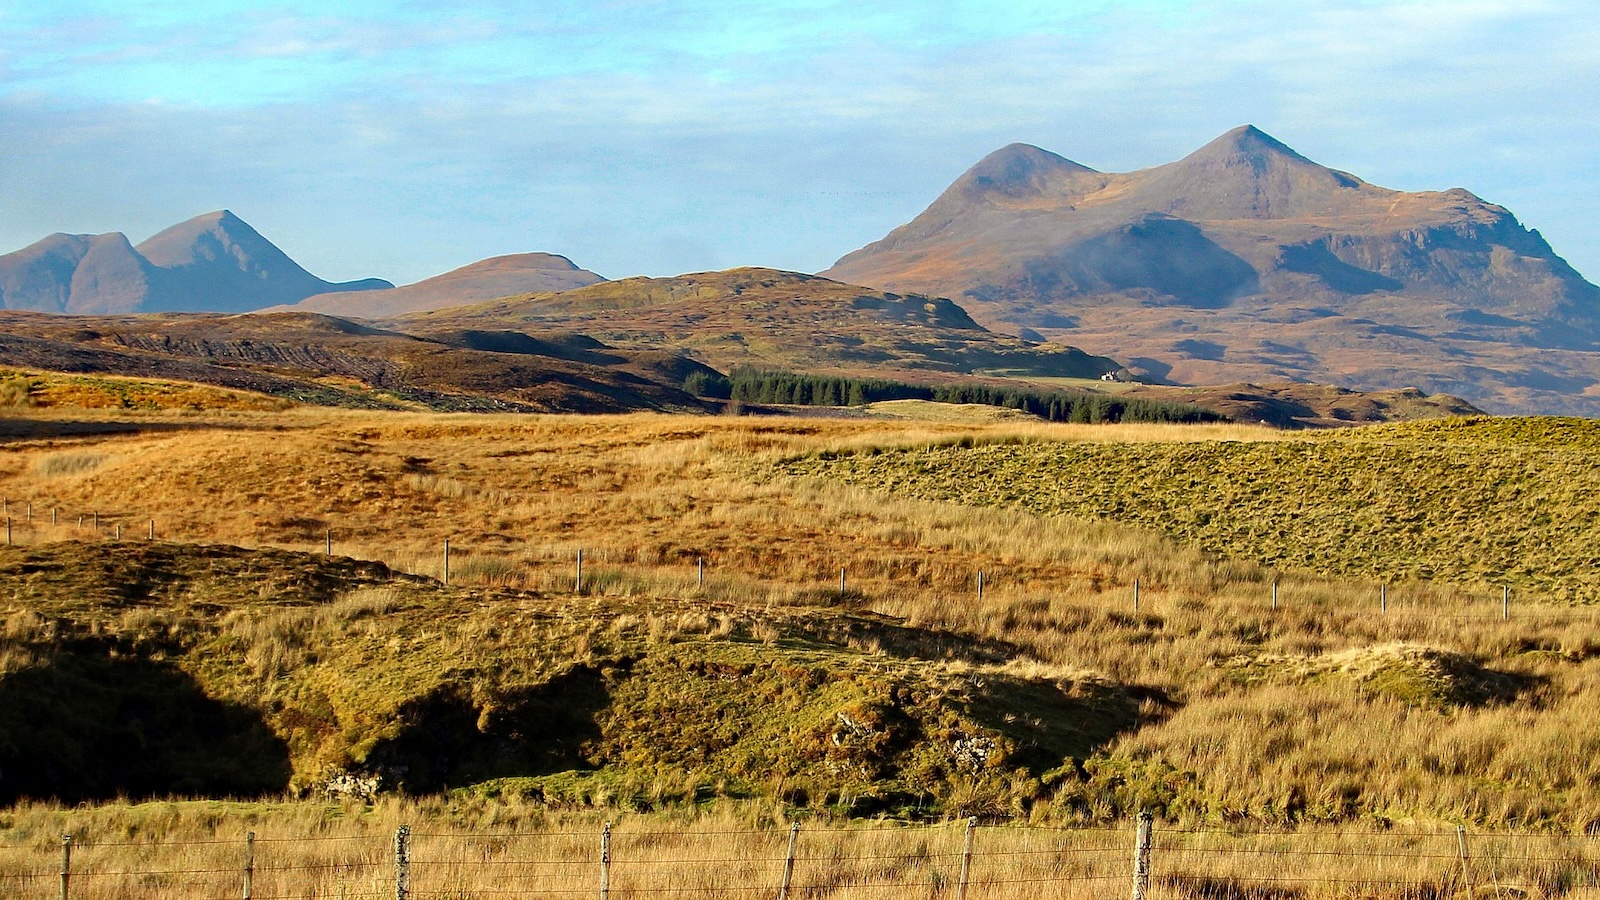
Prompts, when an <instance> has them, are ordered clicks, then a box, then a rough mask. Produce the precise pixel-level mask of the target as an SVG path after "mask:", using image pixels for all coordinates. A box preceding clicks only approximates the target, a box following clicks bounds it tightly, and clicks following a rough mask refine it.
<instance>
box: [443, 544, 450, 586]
mask: <svg viewBox="0 0 1600 900" xmlns="http://www.w3.org/2000/svg"><path fill="white" fill-rule="evenodd" d="M444 583H445V584H449V583H450V539H449V538H445V539H444Z"/></svg>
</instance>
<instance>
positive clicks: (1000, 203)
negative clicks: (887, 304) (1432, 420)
mask: <svg viewBox="0 0 1600 900" xmlns="http://www.w3.org/2000/svg"><path fill="white" fill-rule="evenodd" d="M822 274H823V275H825V276H827V277H829V278H836V279H839V280H843V281H849V282H852V283H858V284H865V285H870V286H872V287H876V288H879V289H882V290H896V291H916V292H921V293H926V294H931V295H937V296H946V297H950V298H953V299H955V300H957V301H958V302H960V303H961V304H963V305H964V306H966V307H967V308H968V310H969V311H970V312H971V313H972V315H973V318H975V319H976V320H978V321H979V322H980V323H982V324H984V325H986V326H989V327H991V328H997V329H1001V330H1008V331H1011V332H1013V333H1030V332H1036V333H1038V334H1040V335H1043V336H1045V337H1049V338H1051V339H1054V340H1059V341H1062V342H1064V343H1072V344H1074V345H1076V346H1081V347H1084V348H1085V349H1086V350H1088V351H1089V352H1093V353H1100V354H1105V355H1108V356H1112V357H1115V358H1117V359H1120V360H1124V361H1126V362H1129V363H1130V364H1132V365H1134V366H1135V367H1137V368H1142V369H1143V370H1144V371H1145V372H1146V373H1147V374H1150V375H1152V376H1155V377H1157V378H1163V379H1166V380H1170V381H1173V382H1177V383H1185V384H1217V383H1225V382H1230V381H1239V380H1253V381H1267V380H1296V381H1317V382H1327V383H1332V384H1336V385H1340V386H1344V387H1352V388H1357V389H1361V390H1376V389H1385V388H1400V387H1419V388H1422V389H1423V390H1426V391H1429V392H1447V393H1452V394H1458V395H1461V396H1464V397H1466V398H1468V399H1470V400H1472V401H1473V402H1474V403H1477V404H1479V405H1481V406H1484V407H1485V408H1488V409H1491V410H1494V411H1502V412H1510V411H1530V412H1578V413H1585V414H1591V415H1592V414H1600V288H1596V287H1595V286H1594V285H1592V284H1590V283H1589V282H1587V281H1585V280H1584V279H1583V277H1582V276H1581V275H1579V274H1578V273H1577V272H1576V271H1575V270H1573V269H1572V267H1571V266H1569V265H1568V264H1567V263H1566V262H1565V261H1564V260H1562V259H1561V258H1560V257H1559V256H1558V255H1556V253H1555V252H1554V251H1553V250H1552V249H1551V248H1550V246H1549V245H1548V244H1547V243H1546V242H1545V241H1544V239H1543V237H1541V236H1540V235H1539V233H1538V232H1537V231H1533V230H1529V229H1527V228H1525V227H1523V225H1522V224H1521V223H1520V222H1518V221H1517V219H1516V217H1515V216H1514V215H1513V214H1512V213H1511V212H1510V211H1509V210H1507V209H1505V208H1504V207H1501V206H1498V205H1495V204H1493V203H1489V202H1486V201H1484V200H1482V199H1480V198H1478V197H1476V196H1474V195H1473V194H1471V193H1470V192H1468V191H1466V190H1463V189H1459V188H1456V189H1451V190H1446V191H1423V192H1403V191H1393V190H1389V189H1387V188H1382V187H1379V186H1376V185H1373V184H1369V183H1367V182H1365V181H1363V180H1361V179H1360V178H1358V177H1356V176H1354V175H1351V174H1349V173H1346V172H1341V171H1338V170H1335V169H1331V168H1328V167H1325V166H1322V165H1319V164H1317V163H1315V162H1313V161H1311V160H1309V159H1307V158H1306V157H1304V156H1302V155H1300V154H1299V153H1296V152H1295V151H1294V150H1292V149H1290V148H1289V147H1287V146H1286V145H1284V144H1283V143H1281V142H1279V141H1277V140H1276V139H1274V138H1272V137H1270V136H1269V135H1267V134H1265V133H1264V132H1262V131H1260V130H1259V129H1256V128H1254V127H1252V126H1243V127H1241V128H1237V129H1234V130H1233V131H1230V132H1228V133H1227V134H1224V135H1222V136H1221V137H1219V138H1217V139H1216V140H1214V141H1212V142H1210V143H1208V144H1206V145H1205V146H1204V147H1201V148H1200V149H1199V150H1196V151H1195V152H1194V153H1191V154H1189V155H1188V156H1186V157H1184V158H1183V159H1181V160H1178V161H1177V162H1173V163H1169V164H1166V165H1163V166H1156V167H1154V168H1150V169H1143V170H1140V171H1136V172H1128V173H1107V172H1097V171H1095V170H1093V169H1091V168H1089V167H1086V166H1083V165H1081V164H1079V163H1075V162H1073V161H1071V160H1068V159H1065V158H1063V157H1061V156H1058V155H1056V154H1054V153H1050V152H1048V151H1045V150H1041V149H1039V148H1037V147H1030V146H1027V145H1022V144H1013V145H1010V146H1008V147H1004V148H1002V149H1000V150H998V151H996V152H995V153H992V154H990V155H989V156H987V157H985V158H984V159H983V160H980V161H979V162H978V163H977V164H976V165H974V166H973V167H972V168H971V169H969V170H968V171H967V172H966V173H965V174H963V175H962V176H961V177H960V178H958V179H957V180H956V181H955V182H954V183H953V184H952V185H951V186H950V187H949V188H948V189H947V190H946V191H945V192H944V193H943V194H941V195H940V196H939V198H938V199H936V200H935V201H934V202H933V203H932V204H931V205H930V206H929V207H928V208H927V209H926V210H925V211H924V212H923V213H922V214H920V215H918V216H917V217H916V218H914V219H913V220H912V221H911V222H909V223H907V224H905V225H903V226H901V227H899V228H896V229H895V230H893V231H891V232H890V233H889V234H888V235H887V236H886V237H884V238H883V239H882V240H880V241H877V242H874V243H872V244H869V245H867V246H866V247H863V248H861V249H860V250H857V251H855V252H853V253H850V254H848V255H846V256H845V257H843V258H841V259H840V260H839V261H838V262H837V263H836V264H835V265H834V266H833V267H832V268H830V269H828V270H826V271H825V272H823V273H822Z"/></svg>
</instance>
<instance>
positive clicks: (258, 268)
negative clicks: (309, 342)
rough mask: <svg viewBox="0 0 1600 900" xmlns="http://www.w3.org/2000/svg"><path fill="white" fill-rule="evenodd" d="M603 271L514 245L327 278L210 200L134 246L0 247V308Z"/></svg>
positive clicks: (512, 288) (389, 289)
mask: <svg viewBox="0 0 1600 900" xmlns="http://www.w3.org/2000/svg"><path fill="white" fill-rule="evenodd" d="M604 280H605V279H604V278H602V277H600V276H599V275H596V274H595V273H593V272H590V271H588V270H587V269H580V268H578V267H577V266H576V265H574V264H573V263H572V261H571V260H569V259H567V258H566V257H563V256H556V255H554V254H550V253H522V254H515V255H511V256H497V257H494V258H493V259H485V260H482V261H479V262H476V263H473V264H471V265H468V266H463V267H461V268H459V269H456V270H454V271H451V272H446V273H444V274H443V275H437V276H435V277H433V278H429V279H426V280H423V281H419V282H417V283H416V284H411V285H406V286H405V287H400V288H397V287H395V286H394V285H393V284H392V283H390V282H388V281H384V280H383V279H381V278H365V279H362V280H360V281H348V282H342V283H337V284H336V283H332V282H328V281H324V280H322V279H321V278H318V277H317V276H315V275H312V274H311V273H310V272H307V271H306V270H305V269H303V268H301V267H300V265H299V264H298V263H296V262H295V261H294V260H292V259H290V258H289V256H288V255H287V254H285V253H284V252H283V251H282V250H280V249H278V247H277V246H275V245H274V244H273V243H272V242H271V241H269V240H267V239H266V238H264V237H262V236H261V234H260V233H259V232H257V231H256V230H255V229H254V228H251V227H250V225H249V224H248V223H246V222H245V221H244V220H243V219H241V218H239V217H238V216H236V215H234V214H233V213H232V212H230V211H228V210H220V211H218V212H211V213H206V214H205V215H202V216H196V217H194V218H192V219H190V220H188V221H187V222H182V223H180V224H177V225H174V226H172V227H171V228H168V229H167V230H165V231H163V232H161V233H160V234H158V235H156V236H155V237H152V238H150V239H149V240H147V241H145V242H144V243H142V244H139V245H138V246H137V247H135V246H133V245H132V244H131V243H130V242H129V241H128V238H127V236H126V235H124V234H122V233H121V232H112V233H110V234H52V235H50V236H49V237H47V238H45V239H43V240H41V241H38V242H37V243H34V244H32V245H30V246H28V247H25V248H23V249H21V250H18V251H16V252H15V253H7V254H5V255H3V256H0V308H3V309H18V310H30V311H34V312H52V313H74V314H80V315H118V314H125V313H149V312H227V313H242V312H254V311H259V310H264V309H272V310H275V311H281V310H285V309H289V308H293V309H297V310H300V311H309V312H324V313H331V314H334V315H341V316H353V317H357V318H376V317H381V316H396V315H402V314H405V313H409V312H416V311H418V310H425V309H437V308H439V307H442V306H459V305H462V304H466V303H475V302H479V301H482V300H490V299H493V298H495V297H505V296H509V295H511V294H525V293H534V292H544V291H561V290H566V289H568V288H575V287H583V286H585V285H590V284H594V283H595V282H599V281H604Z"/></svg>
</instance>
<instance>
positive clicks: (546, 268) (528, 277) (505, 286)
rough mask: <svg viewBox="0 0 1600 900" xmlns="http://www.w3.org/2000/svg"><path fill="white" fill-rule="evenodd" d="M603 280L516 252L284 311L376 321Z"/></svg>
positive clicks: (555, 259) (564, 262) (562, 261)
mask: <svg viewBox="0 0 1600 900" xmlns="http://www.w3.org/2000/svg"><path fill="white" fill-rule="evenodd" d="M601 281H605V279H604V278H602V277H601V276H599V275H596V274H595V273H593V272H591V271H589V270H588V269H580V268H578V266H577V265H576V264H575V263H573V262H572V260H570V259H567V258H566V257H565V256H557V255H555V254H553V253H516V254H512V255H510V256H495V257H491V258H489V259H484V260H479V261H478V262H475V263H472V264H471V265H466V266H462V267H461V268H459V269H452V270H451V271H449V272H445V273H444V274H443V275H435V276H433V277H432V278H425V279H423V280H422V281H419V282H416V283H415V284H407V285H402V286H401V287H397V288H392V289H389V290H378V291H337V292H332V293H327V294H317V295H315V296H313V297H307V298H306V299H304V300H301V301H300V302H299V303H296V304H294V305H292V306H290V307H286V308H288V309H293V310H296V311H299V312H321V313H328V314H330V315H335V316H354V317H357V318H362V319H377V318H382V317H385V316H402V315H405V314H406V313H413V312H421V311H423V310H429V309H442V308H444V307H447V306H465V305H466V304H469V303H481V302H483V301H485V300H493V299H495V298H497V297H509V296H512V295H515V294H539V293H551V292H555V291H567V290H571V289H573V288H580V287H586V286H588V285H591V284H596V283H598V282H601Z"/></svg>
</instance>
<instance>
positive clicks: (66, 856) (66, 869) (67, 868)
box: [61, 834, 72, 900]
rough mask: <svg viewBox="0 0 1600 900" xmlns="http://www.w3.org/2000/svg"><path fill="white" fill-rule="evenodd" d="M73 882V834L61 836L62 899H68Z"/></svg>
mask: <svg viewBox="0 0 1600 900" xmlns="http://www.w3.org/2000/svg"><path fill="white" fill-rule="evenodd" d="M71 884H72V835H70V834H63V835H62V836H61V900H67V894H68V889H69V888H70V887H71Z"/></svg>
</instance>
